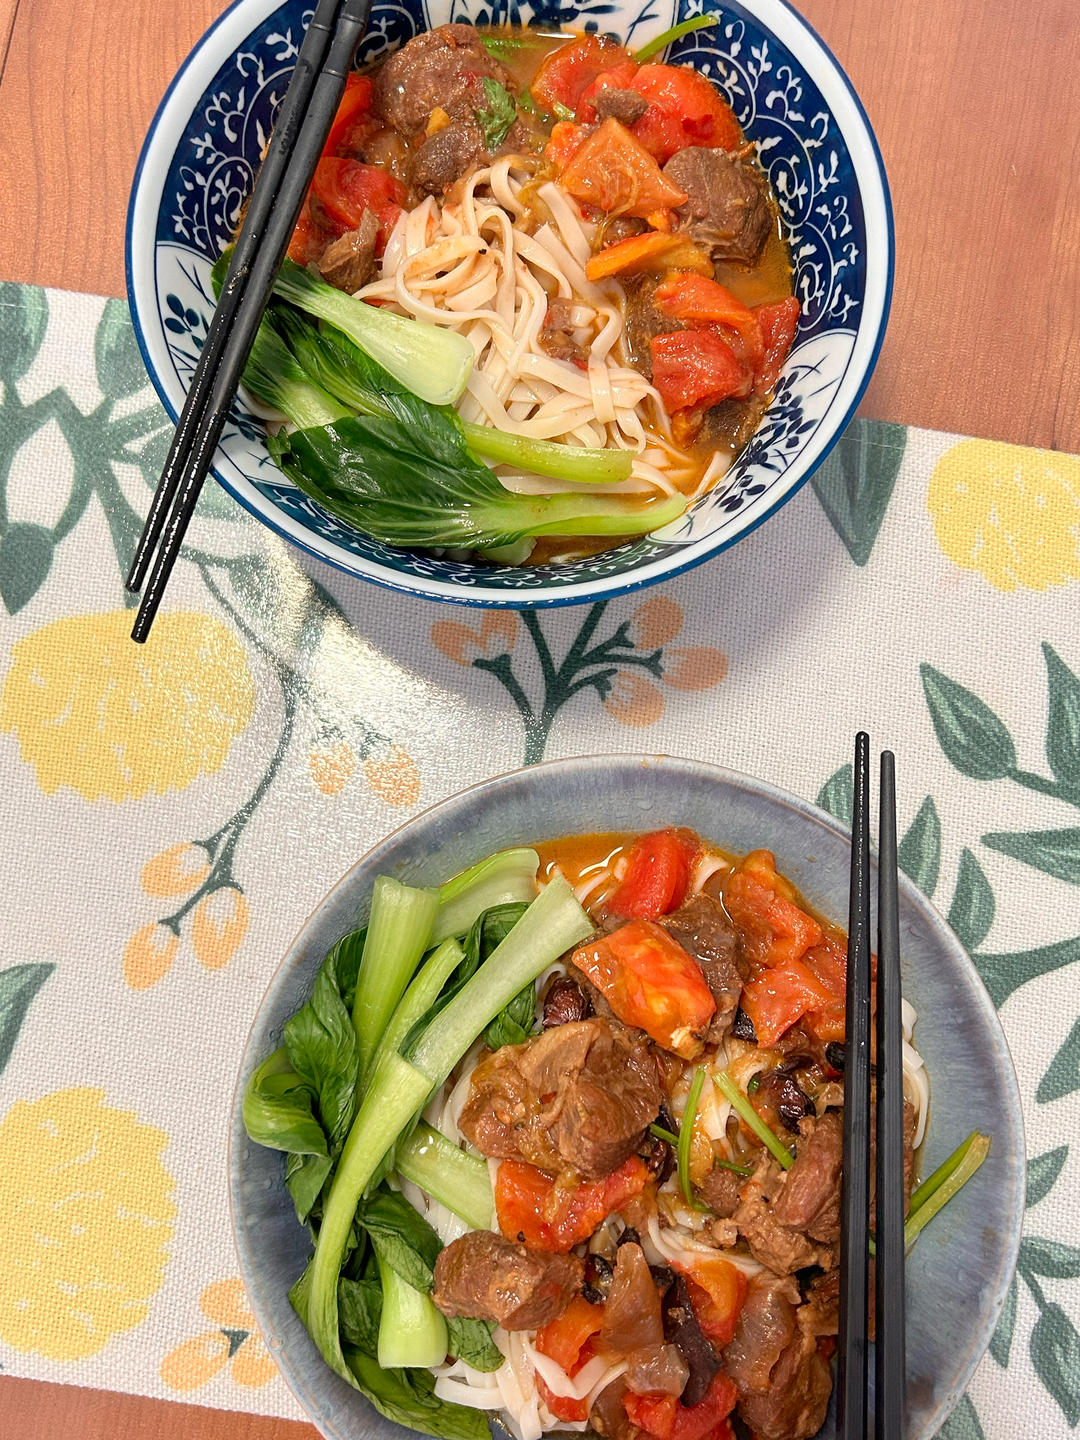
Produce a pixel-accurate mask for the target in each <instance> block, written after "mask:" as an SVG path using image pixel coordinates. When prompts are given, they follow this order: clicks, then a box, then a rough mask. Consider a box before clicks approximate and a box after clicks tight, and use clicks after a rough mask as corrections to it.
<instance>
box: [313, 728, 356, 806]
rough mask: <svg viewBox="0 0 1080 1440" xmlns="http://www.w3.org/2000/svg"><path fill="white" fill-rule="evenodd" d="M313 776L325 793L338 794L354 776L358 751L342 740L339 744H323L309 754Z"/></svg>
mask: <svg viewBox="0 0 1080 1440" xmlns="http://www.w3.org/2000/svg"><path fill="white" fill-rule="evenodd" d="M308 767H309V768H310V770H311V778H312V780H314V781H315V784H316V786H317V787H318V788H319V789H320V790H321V791H322V792H323V794H324V795H338V794H340V792H341V791H342V790H344V789H345V786H346V785H347V784H348V783H349V781H350V780H351V779H352V777H353V771H354V770H355V769H356V751H355V750H354V749H353V748H352V746H351V745H350V744H348V743H347V742H346V741H344V740H342V741H340V742H339V743H338V744H337V745H323V746H319V747H317V748H316V749H314V750H312V752H311V754H310V755H309V756H308Z"/></svg>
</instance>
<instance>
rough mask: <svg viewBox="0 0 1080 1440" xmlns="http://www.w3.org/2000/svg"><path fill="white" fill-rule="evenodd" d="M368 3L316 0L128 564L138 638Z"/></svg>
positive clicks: (303, 192) (265, 298)
mask: <svg viewBox="0 0 1080 1440" xmlns="http://www.w3.org/2000/svg"><path fill="white" fill-rule="evenodd" d="M370 9H371V0H318V3H317V5H316V7H315V12H314V14H313V15H312V18H311V23H310V24H309V25H308V28H307V33H306V34H305V36H304V40H303V44H302V45H301V47H300V53H299V55H298V56H297V61H296V69H295V70H294V71H293V74H292V78H291V80H290V81H289V87H288V89H287V90H286V92H285V98H284V99H283V100H282V102H281V108H280V110H279V111H278V116H277V120H276V122H275V124H274V129H273V133H272V135H271V137H270V144H269V146H268V148H267V152H266V157H265V159H264V160H263V163H262V165H261V167H260V169H259V174H258V178H257V180H256V182H255V186H254V188H253V190H252V193H251V200H250V203H249V205H248V208H247V214H246V215H245V217H244V222H243V226H242V228H241V230H240V233H239V235H238V236H237V240H236V247H235V249H234V251H233V255H232V259H231V261H230V264H229V270H228V274H227V276H226V278H225V284H224V286H223V287H222V291H221V295H220V298H219V299H218V303H217V308H216V309H215V311H214V315H213V318H212V320H211V322H210V328H209V330H208V331H207V335H206V340H205V342H204V344H203V348H202V353H201V355H200V356H199V363H198V365H197V366H196V368H195V373H194V375H193V376H192V381H191V386H190V388H189V390H188V393H187V398H186V399H185V401H184V408H183V410H182V411H181V414H180V420H179V422H178V424H177V427H176V433H175V434H174V436H173V441H172V445H171V446H170V448H169V454H168V458H167V459H166V461H165V468H164V469H163V470H162V472H161V479H160V480H159V481H158V486H157V489H156V491H155V492H154V498H153V500H152V502H151V505H150V510H149V513H148V514H147V517H146V523H145V525H144V526H143V532H142V535H141V536H140V537H139V544H138V548H137V549H136V551H135V558H134V560H133V561H132V565H131V569H130V571H129V572H128V577H127V588H128V589H129V590H131V591H134V592H136V593H137V592H139V591H140V590H141V591H142V592H143V594H142V601H141V603H140V605H139V611H138V614H137V615H136V617H135V625H134V628H133V629H132V632H131V638H132V639H133V640H137V641H140V642H142V641H144V640H145V639H146V638H147V636H148V635H149V633H150V627H151V626H152V625H153V623H154V616H155V615H156V614H157V610H158V606H159V605H160V604H161V598H162V596H163V594H164V593H165V587H166V585H167V584H168V582H169V576H170V575H171V574H172V570H173V567H174V565H175V564H176V560H177V557H178V555H179V553H180V546H181V545H182V543H183V540H184V535H185V533H186V531H187V527H188V524H189V522H190V520H191V516H192V514H193V512H194V510H195V504H196V501H197V500H198V498H199V492H200V490H201V489H202V485H203V481H204V480H205V479H206V476H207V474H208V472H209V470H210V466H211V463H212V461H213V458H214V451H215V450H216V449H217V443H218V440H219V439H220V438H221V432H222V430H223V429H224V426H225V421H226V419H227V417H228V414H229V411H230V409H231V407H232V403H233V400H234V399H235V398H236V391H237V388H238V386H239V384H240V377H241V375H242V374H243V371H244V366H245V365H246V364H247V359H248V356H249V354H250V353H251V347H252V345H253V344H254V342H255V336H256V333H257V332H258V329H259V324H260V322H261V320H262V317H263V313H264V311H265V310H266V306H267V304H268V303H269V300H270V295H271V292H272V290H273V287H274V281H275V280H276V278H277V273H278V270H279V269H280V268H281V262H282V261H283V260H284V258H285V252H286V250H287V249H288V247H289V241H290V239H291V238H292V234H293V231H294V230H295V228H296V222H297V220H298V219H299V218H300V211H301V209H302V208H303V204H304V200H305V197H306V196H307V192H308V186H309V185H310V184H311V179H312V176H313V175H314V173H315V167H316V165H317V164H318V162H319V158H320V156H321V155H322V152H323V147H324V146H325V144H326V137H327V135H328V134H329V133H330V127H331V125H332V124H333V121H334V116H335V115H336V113H337V109H338V106H339V104H340V103H341V97H342V94H343V92H344V89H345V81H346V79H347V77H348V74H349V71H350V69H351V68H352V63H353V56H354V55H355V53H356V47H357V46H358V45H359V43H360V40H361V38H362V37H363V34H364V31H365V29H366V28H367V22H368V13H369V11H370ZM162 531H164V534H162ZM159 537H161V546H160V549H159V550H158V553H157V558H156V560H154V563H153V568H152V569H151V568H150V564H151V559H152V558H153V555H154V549H155V546H157V543H158V539H159ZM148 570H149V580H147V578H146V577H147V571H148ZM144 581H146V586H145V589H143V583H144Z"/></svg>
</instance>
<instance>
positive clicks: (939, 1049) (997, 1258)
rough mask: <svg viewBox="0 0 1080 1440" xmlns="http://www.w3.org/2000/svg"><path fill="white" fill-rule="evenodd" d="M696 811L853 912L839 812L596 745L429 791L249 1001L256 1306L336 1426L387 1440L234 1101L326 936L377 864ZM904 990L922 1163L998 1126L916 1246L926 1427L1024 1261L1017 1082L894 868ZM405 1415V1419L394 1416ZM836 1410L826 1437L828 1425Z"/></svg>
mask: <svg viewBox="0 0 1080 1440" xmlns="http://www.w3.org/2000/svg"><path fill="white" fill-rule="evenodd" d="M661 825H687V826H689V827H691V828H692V829H694V830H696V831H698V832H699V833H700V834H702V835H703V836H704V837H706V838H707V839H710V840H712V841H714V842H716V843H718V844H721V845H723V846H724V847H725V848H726V849H729V850H732V851H736V852H738V853H744V852H746V851H748V850H752V849H756V848H759V847H765V848H768V849H771V850H773V851H774V852H775V854H776V858H777V863H778V866H779V868H780V869H781V871H783V873H784V874H786V875H788V876H790V877H791V879H792V880H793V881H794V883H795V884H796V885H797V886H798V888H799V889H800V890H801V891H802V892H803V894H804V895H805V896H806V897H807V899H808V900H809V901H810V902H811V903H812V904H813V905H815V906H816V907H817V908H818V909H819V910H820V911H821V912H822V913H823V914H825V915H829V916H836V917H838V918H840V919H841V920H842V918H843V917H844V916H846V914H847V883H848V867H849V858H850V843H849V836H848V834H847V832H846V831H845V830H844V829H843V827H842V826H840V825H839V824H838V823H837V822H836V821H835V820H834V819H832V818H831V817H830V816H829V815H826V814H825V813H824V812H823V811H821V810H818V809H817V808H816V807H814V806H813V805H808V804H807V803H806V802H804V801H802V800H796V799H795V798H794V797H792V796H790V795H785V794H784V793H783V792H782V791H779V790H774V789H773V788H772V787H771V786H768V785H765V784H763V783H761V782H760V781H757V780H751V779H748V778H747V777H746V776H743V775H737V774H734V773H732V772H731V771H727V770H720V769H717V768H716V767H714V766H711V765H702V764H698V763H696V762H694V761H690V760H678V759H674V758H669V757H657V756H628V755H618V756H593V757H589V758H582V759H572V760H558V761H554V762H552V763H549V764H545V765H537V766H535V767H533V768H531V769H526V770H519V771H517V772H516V773H514V774H512V775H505V776H502V777H500V778H499V779H495V780H489V781H486V782H485V783H483V784H481V785H476V786H474V787H473V788H472V789H470V790H466V791H463V792H462V793H461V794H459V795H455V796H453V797H452V798H451V799H449V800H445V801H443V803H442V804H440V805H436V806H435V807H434V808H433V809H431V810H429V811H427V812H426V813H425V814H423V815H420V816H418V817H417V818H416V819H415V820H412V821H410V823H409V824H408V825H406V826H404V827H403V828H402V829H400V830H398V831H397V832H396V833H395V834H393V835H391V836H390V837H389V838H388V839H386V840H384V841H383V842H382V844H381V845H377V846H376V847H375V849H374V850H372V851H371V852H370V853H369V854H368V855H366V856H365V857H364V858H363V859H362V860H361V861H359V863H358V864H357V865H355V866H354V867H353V869H352V870H350V871H349V873H348V874H347V875H345V876H344V878H343V879H342V880H340V881H339V882H338V884H337V885H336V886H335V887H334V889H333V890H331V892H330V894H329V895H328V896H327V897H326V899H325V900H324V901H323V902H322V904H321V905H320V906H319V908H318V909H317V910H316V911H315V912H314V914H313V915H312V916H311V918H310V919H309V920H308V921H307V923H306V924H305V925H304V927H303V929H302V930H301V932H300V934H299V935H298V936H297V938H296V940H295V941H294V942H293V944H292V945H291V946H290V948H289V950H288V952H287V954H286V955H285V958H284V960H283V961H282V963H281V966H280V968H279V969H278V972H277V974H276V975H275V977H274V980H273V982H272V983H271V985H270V988H269V990H268V991H267V993H266V997H265V999H264V1000H263V1003H262V1006H261V1007H260V1009H259V1013H258V1015H257V1016H256V1019H255V1023H254V1025H253V1027H252V1031H251V1035H250V1037H249V1039H248V1044H247V1048H246V1050H245V1052H244V1057H243V1062H242V1064H241V1068H240V1078H239V1081H238V1083H237V1090H236V1096H235V1100H234V1105H233V1121H232V1139H231V1146H230V1156H229V1184H230V1196H231V1204H232V1218H233V1227H234V1231H235V1235H236V1244H237V1249H238V1251H239V1255H240V1265H241V1270H242V1272H243V1277H244V1283H245V1285H246V1286H247V1291H248V1295H249V1297H250V1299H251V1304H252V1307H253V1309H254V1311H255V1315H256V1317H257V1318H258V1321H259V1325H260V1327H261V1328H262V1331H263V1334H264V1335H265V1336H266V1340H267V1343H268V1345H269V1347H270V1350H271V1352H272V1354H273V1355H274V1358H275V1359H276V1361H277V1363H278V1365H279V1366H280V1367H281V1371H282V1374H283V1375H284V1376H285V1379H286V1381H287V1382H288V1384H289V1385H290V1387H291V1388H292V1390H293V1392H294V1393H295V1395H296V1396H297V1398H298V1400H299V1401H300V1403H301V1404H302V1405H303V1407H304V1409H305V1410H306V1411H307V1413H308V1415H309V1416H310V1417H311V1419H312V1420H313V1421H314V1423H315V1424H316V1425H317V1426H318V1427H319V1429H320V1430H321V1431H322V1433H323V1434H324V1435H326V1436H328V1437H330V1440H372V1437H376V1436H378V1437H384V1440H390V1437H391V1435H392V1433H393V1432H395V1431H398V1427H396V1426H394V1425H391V1424H390V1422H388V1421H386V1420H384V1419H382V1417H381V1416H379V1415H377V1414H376V1413H375V1411H374V1410H373V1409H372V1408H371V1407H370V1405H369V1404H368V1402H367V1401H366V1400H365V1399H363V1398H362V1397H361V1396H360V1395H359V1394H358V1393H357V1392H356V1391H355V1390H352V1389H351V1388H350V1387H349V1386H348V1385H347V1384H346V1383H345V1382H344V1381H343V1380H340V1379H339V1378H338V1377H337V1376H336V1375H335V1374H333V1372H332V1371H331V1370H329V1369H328V1368H327V1366H326V1365H325V1364H324V1363H323V1361H322V1358H321V1356H320V1355H319V1353H318V1351H317V1350H316V1348H315V1345H314V1343H313V1342H312V1340H311V1339H310V1337H309V1336H308V1334H307V1332H306V1331H305V1330H304V1328H303V1326H302V1325H301V1323H300V1321H299V1320H298V1319H297V1317H296V1315H295V1314H294V1313H293V1311H292V1309H291V1308H290V1306H289V1301H288V1298H287V1291H288V1289H289V1286H290V1285H291V1284H292V1283H293V1281H294V1280H295V1279H296V1278H297V1276H298V1275H299V1274H300V1272H301V1271H302V1270H303V1268H304V1265H305V1264H306V1262H307V1258H308V1255H309V1253H310V1244H309V1241H308V1237H307V1234H306V1232H305V1231H304V1230H303V1229H302V1228H301V1227H300V1225H299V1224H298V1223H297V1221H296V1218H295V1215H294V1213H293V1208H292V1202H291V1200H290V1198H289V1194H288V1191H287V1190H286V1189H285V1185H284V1183H283V1171H284V1157H283V1156H281V1155H280V1154H278V1153H276V1152H274V1151H270V1150H264V1149H262V1148H261V1147H259V1146H257V1145H253V1144H252V1143H251V1142H250V1141H249V1140H248V1138H247V1135H246V1134H245V1132H244V1127H243V1123H242V1121H241V1114H240V1105H241V1098H242V1095H243V1090H244V1086H245V1084H246V1083H247V1079H248V1076H249V1075H250V1074H251V1072H252V1071H253V1070H254V1069H255V1067H256V1065H257V1064H259V1063H260V1062H261V1061H262V1060H263V1059H264V1058H265V1057H266V1056H267V1055H268V1054H269V1053H270V1052H271V1051H272V1050H274V1049H275V1048H276V1047H277V1046H278V1045H279V1044H280V1043H281V1030H282V1026H283V1024H284V1023H285V1021H286V1020H287V1019H288V1018H289V1016H290V1015H291V1014H292V1013H293V1011H294V1010H296V1009H297V1007H298V1006H299V1005H300V1004H301V1003H302V1002H303V1001H304V1000H305V999H306V998H307V996H308V994H309V992H310V990H311V986H312V983H313V980H314V977H315V973H316V971H317V970H318V967H319V965H320V964H321V962H322V960H323V957H324V956H325V954H326V952H327V950H329V948H330V946H331V945H332V944H333V943H334V942H335V941H336V940H338V939H339V938H340V937H341V936H342V935H343V934H345V933H346V932H347V931H348V930H350V929H352V928H353V927H354V926H355V925H356V924H357V922H358V921H359V920H362V918H363V917H364V916H365V914H366V911H367V907H368V903H369V897H370V893H371V886H372V882H373V881H374V879H375V877H376V876H377V875H381V874H391V875H396V876H399V877H400V878H401V879H402V880H405V881H408V882H409V883H412V884H420V885H435V884H438V883H440V882H441V881H443V880H445V879H448V878H449V877H450V876H452V875H454V874H456V873H457V872H459V871H460V870H463V869H464V868H465V867H466V866H468V865H472V864H473V863H475V862H476V861H477V860H480V859H482V858H483V857H484V856H486V855H489V854H491V853H492V852H493V851H495V850H499V849H502V848H504V847H506V846H509V845H521V844H528V843H533V842H536V841H540V840H545V839H552V838H555V837H557V836H560V835H570V834H576V833H581V832H583V831H608V830H644V829H650V828H655V827H658V826H661ZM900 929H901V947H902V956H903V977H904V978H903V983H904V993H905V995H906V996H907V998H908V999H909V1000H910V1001H911V1002H912V1004H913V1005H914V1006H915V1008H916V1009H917V1011H918V1013H919V1020H918V1025H917V1027H916V1031H915V1037H916V1043H917V1044H918V1047H919V1050H920V1051H921V1053H922V1055H923V1057H924V1059H925V1061H926V1066H927V1070H928V1071H929V1075H930V1086H931V1111H930V1124H929V1130H928V1134H927V1139H926V1143H925V1146H924V1149H923V1153H922V1161H921V1163H922V1169H923V1173H929V1171H930V1170H932V1169H933V1168H934V1167H935V1166H936V1165H938V1164H940V1162H941V1161H942V1160H943V1159H944V1158H945V1156H946V1155H948V1154H949V1153H950V1152H951V1151H952V1150H953V1149H954V1148H955V1146H956V1145H957V1144H958V1143H959V1142H960V1140H961V1139H963V1137H964V1136H965V1135H967V1133H968V1132H969V1131H970V1130H971V1129H972V1128H978V1129H979V1130H981V1131H983V1132H985V1133H989V1134H991V1135H992V1136H993V1144H992V1147H991V1150H990V1155H989V1158H988V1159H987V1160H986V1162H985V1163H984V1165H983V1166H982V1168H981V1169H980V1170H979V1172H978V1173H977V1175H976V1176H975V1177H974V1179H973V1180H972V1181H971V1182H970V1183H969V1184H968V1185H967V1186H966V1187H965V1188H964V1189H963V1190H962V1191H961V1192H960V1194H959V1195H958V1196H957V1197H956V1199H954V1200H953V1201H952V1202H951V1203H950V1204H949V1205H948V1206H947V1207H946V1208H945V1210H944V1211H942V1213H941V1214H940V1215H939V1216H938V1217H937V1218H936V1219H935V1220H934V1222H933V1223H932V1224H931V1225H930V1226H929V1227H928V1228H927V1229H926V1230H925V1231H924V1232H923V1234H922V1236H921V1237H920V1239H919V1241H918V1243H917V1244H916V1246H915V1248H914V1250H913V1252H912V1254H911V1257H910V1260H909V1262H908V1375H909V1382H908V1391H909V1405H910V1411H909V1429H908V1435H909V1437H910V1440H930V1437H931V1436H933V1435H935V1434H936V1433H937V1431H938V1429H939V1427H940V1426H941V1425H942V1423H943V1422H944V1420H945V1418H946V1417H947V1415H948V1414H949V1412H950V1410H951V1409H952V1407H953V1406H954V1404H955V1403H956V1401H957V1400H958V1399H959V1398H960V1396H961V1394H962V1393H963V1391H964V1388H965V1386H966V1385H967V1383H968V1381H969V1379H970V1378H971V1374H972V1371H973V1370H974V1369H975V1366H976V1364H977V1362H978V1360H979V1358H980V1356H981V1355H982V1353H983V1351H984V1350H985V1349H986V1346H987V1345H988V1344H989V1341H990V1336H991V1335H992V1334H993V1331H994V1326H995V1325H996V1324H997V1320H998V1316H999V1314H1000V1312H1001V1308H1002V1305H1003V1304H1004V1301H1005V1296H1006V1294H1007V1292H1008V1287H1009V1283H1010V1281H1011V1279H1012V1273H1013V1269H1014V1266H1015V1263H1016V1254H1017V1248H1018V1246H1019V1243H1020V1224H1021V1218H1022V1215H1023V1206H1024V1175H1025V1160H1024V1135H1023V1122H1022V1118H1021V1111H1020V1096H1019V1092H1018V1090H1017V1085H1016V1076H1015V1074H1014V1072H1013V1067H1012V1061H1011V1060H1010V1058H1009V1051H1008V1048H1007V1046H1006V1043H1005V1037H1004V1035H1003V1034H1002V1032H1001V1027H1000V1025H999V1024H998V1019H997V1015H996V1013H995V1011H994V1008H993V1005H992V1003H991V1001H990V997H989V996H988V995H987V993H986V990H985V988H984V987H983V984H982V981H981V980H980V978H979V976H978V974H977V973H976V971H975V968H974V966H973V965H972V963H971V961H970V960H969V959H968V956H967V954H966V952H965V951H964V949H963V947H962V946H961V944H960V942H959V941H958V940H957V938H956V936H955V935H953V933H952V931H951V930H950V929H949V927H948V926H947V925H946V924H945V922H944V920H942V918H941V917H940V916H939V915H938V914H937V912H936V911H935V910H934V909H933V907H932V906H931V905H930V903H929V902H928V901H927V900H926V899H925V898H924V897H923V895H922V894H921V893H920V892H919V891H918V890H917V889H916V888H915V886H914V885H912V884H911V882H910V881H909V880H907V879H906V878H905V877H904V876H901V877H900ZM399 1433H400V1432H399ZM834 1433H835V1431H834V1426H833V1420H832V1417H831V1416H830V1418H829V1419H828V1421H827V1422H826V1425H825V1428H824V1429H823V1430H822V1432H821V1435H822V1440H832V1437H833V1435H834Z"/></svg>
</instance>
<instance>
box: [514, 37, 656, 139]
mask: <svg viewBox="0 0 1080 1440" xmlns="http://www.w3.org/2000/svg"><path fill="white" fill-rule="evenodd" d="M627 62H629V63H631V64H632V63H633V62H632V61H630V53H629V51H627V50H624V49H623V47H622V46H621V45H620V44H618V42H617V41H615V40H611V39H608V38H607V37H605V36H602V35H579V36H578V38H577V39H576V40H571V41H570V43H569V45H560V47H559V48H558V50H552V51H551V53H550V54H549V55H546V56H545V57H544V59H543V61H542V62H541V64H540V68H539V69H538V70H537V72H536V75H535V77H534V79H533V82H532V85H531V86H530V87H529V89H530V92H531V94H532V97H533V99H534V100H535V101H536V103H537V104H538V105H542V106H543V107H544V109H545V110H548V111H549V112H550V113H551V114H552V115H558V114H559V109H558V108H557V107H562V108H565V109H566V110H575V111H576V110H577V108H578V101H579V100H580V99H581V95H582V92H583V91H584V90H585V89H586V88H587V87H588V86H589V85H591V84H592V82H593V81H594V80H595V79H596V77H597V76H598V75H600V74H601V73H602V72H603V71H605V70H612V69H614V68H615V67H616V66H621V65H625V64H627ZM560 118H562V119H566V118H567V117H566V116H565V115H564V116H561V117H560Z"/></svg>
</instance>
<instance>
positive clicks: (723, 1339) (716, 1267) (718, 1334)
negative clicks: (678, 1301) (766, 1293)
mask: <svg viewBox="0 0 1080 1440" xmlns="http://www.w3.org/2000/svg"><path fill="white" fill-rule="evenodd" d="M677 1268H678V1269H680V1270H681V1272H682V1274H683V1275H684V1276H685V1278H686V1283H687V1288H688V1289H689V1291H690V1303H691V1304H692V1305H693V1307H694V1315H695V1317H696V1318H697V1322H698V1324H699V1325H700V1326H701V1328H702V1330H703V1331H704V1333H705V1334H706V1335H707V1336H708V1337H709V1339H710V1340H711V1341H712V1342H713V1344H714V1345H715V1346H717V1348H718V1349H721V1350H722V1349H723V1348H724V1346H725V1345H728V1344H730V1343H731V1337H732V1336H733V1335H734V1334H735V1325H736V1322H737V1321H738V1318H739V1311H740V1310H741V1309H742V1307H743V1301H744V1300H745V1299H746V1288H747V1280H746V1276H745V1275H744V1274H743V1272H742V1271H741V1270H740V1269H739V1267H738V1266H737V1265H732V1263H731V1261H730V1260H725V1259H724V1258H723V1257H722V1256H719V1255H718V1256H716V1257H715V1258H714V1257H713V1256H711V1255H710V1256H704V1257H703V1258H702V1259H701V1260H700V1261H698V1262H696V1263H695V1264H694V1265H693V1267H689V1266H679V1267H677Z"/></svg>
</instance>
